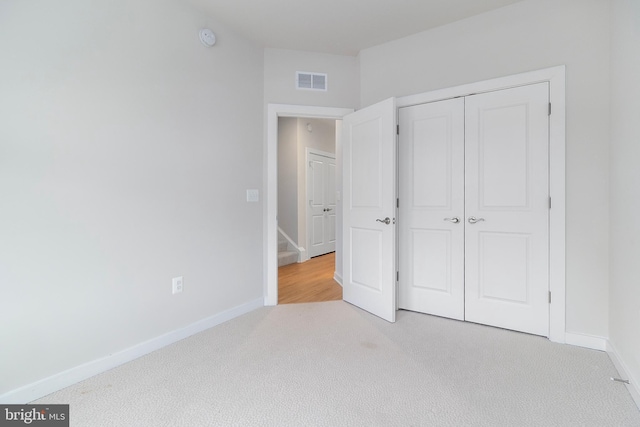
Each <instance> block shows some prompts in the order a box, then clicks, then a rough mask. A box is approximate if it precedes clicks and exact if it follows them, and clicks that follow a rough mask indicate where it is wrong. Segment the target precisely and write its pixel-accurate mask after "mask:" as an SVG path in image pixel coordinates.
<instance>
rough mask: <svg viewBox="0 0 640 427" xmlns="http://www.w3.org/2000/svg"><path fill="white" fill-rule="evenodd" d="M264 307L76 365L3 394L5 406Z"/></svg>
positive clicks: (236, 311) (249, 306) (254, 304)
mask: <svg viewBox="0 0 640 427" xmlns="http://www.w3.org/2000/svg"><path fill="white" fill-rule="evenodd" d="M263 306H264V300H263V299H262V298H259V299H256V300H253V301H249V302H248V303H246V304H242V305H239V306H237V307H234V308H231V309H229V310H226V311H223V312H222V313H219V314H216V315H214V316H211V317H208V318H206V319H202V320H200V321H198V322H195V323H192V324H190V325H188V326H186V327H184V328H182V329H178V330H176V331H172V332H169V333H166V334H164V335H160V336H159V337H156V338H153V339H150V340H149V341H145V342H142V343H140V344H137V345H135V346H133V347H130V348H127V349H125V350H122V351H119V352H117V353H114V354H110V355H108V356H105V357H102V358H100V359H97V360H94V361H91V362H88V363H85V364H82V365H79V366H76V367H74V368H71V369H68V370H66V371H63V372H60V373H57V374H55V375H52V376H50V377H48V378H44V379H42V380H39V381H36V382H34V383H31V384H28V385H26V386H23V387H20V388H18V389H15V390H11V391H9V392H7V393H5V394H2V395H0V402H2V403H3V404H24V403H28V402H32V401H34V400H36V399H39V398H41V397H44V396H46V395H48V394H51V393H53V392H55V391H58V390H61V389H63V388H65V387H68V386H70V385H73V384H75V383H78V382H80V381H83V380H86V379H87V378H90V377H92V376H94V375H98V374H100V373H102V372H105V371H108V370H109V369H113V368H115V367H117V366H120V365H123V364H125V363H127V362H130V361H132V360H135V359H137V358H139V357H142V356H144V355H145V354H149V353H151V352H153V351H156V350H159V349H161V348H163V347H166V346H168V345H170V344H173V343H175V342H177V341H180V340H182V339H184V338H187V337H189V336H191V335H195V334H197V333H198V332H202V331H204V330H206V329H209V328H212V327H214V326H217V325H219V324H221V323H224V322H226V321H229V320H231V319H233V318H236V317H238V316H241V315H243V314H246V313H249V312H250V311H253V310H255V309H257V308H260V307H263Z"/></svg>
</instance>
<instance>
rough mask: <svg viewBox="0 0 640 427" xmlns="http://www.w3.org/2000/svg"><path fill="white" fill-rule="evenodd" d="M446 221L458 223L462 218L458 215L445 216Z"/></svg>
mask: <svg viewBox="0 0 640 427" xmlns="http://www.w3.org/2000/svg"><path fill="white" fill-rule="evenodd" d="M444 220H445V221H451V222H452V223H454V224H457V223H459V222H460V218H458V217H457V216H454V217H453V218H445V219H444Z"/></svg>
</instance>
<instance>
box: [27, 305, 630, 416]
mask: <svg viewBox="0 0 640 427" xmlns="http://www.w3.org/2000/svg"><path fill="white" fill-rule="evenodd" d="M612 376H617V372H616V370H615V368H614V366H613V364H612V363H611V361H610V360H609V357H608V355H607V354H606V353H604V352H599V351H593V350H587V349H583V348H578V347H573V346H569V345H560V344H555V343H551V342H550V341H548V340H547V339H545V338H541V337H536V336H531V335H526V334H521V333H517V332H512V331H506V330H502V329H497V328H491V327H487V326H481V325H476V324H472V323H465V322H458V321H454V320H449V319H443V318H438V317H433V316H428V315H424V314H418V313H412V312H407V311H400V312H398V319H397V322H396V323H395V324H391V323H387V322H385V321H384V320H381V319H378V318H377V317H375V316H372V315H371V314H369V313H366V312H364V311H362V310H360V309H358V308H356V307H353V306H351V305H349V304H347V303H345V302H343V301H333V302H325V303H312V304H290V305H280V306H277V307H265V308H261V309H258V310H256V311H253V312H251V313H249V314H247V315H244V316H242V317H239V318H236V319H234V320H232V321H229V322H227V323H224V324H222V325H220V326H217V327H215V328H212V329H209V330H207V331H205V332H202V333H199V334H197V335H194V336H192V337H190V338H187V339H185V340H182V341H180V342H178V343H176V344H173V345H171V346H168V347H165V348H163V349H161V350H158V351H156V352H154V353H151V354H149V355H147V356H144V357H142V358H140V359H137V360H134V361H132V362H130V363H127V364H125V365H122V366H120V367H118V368H115V369H113V370H110V371H108V372H105V373H103V374H100V375H97V376H95V377H93V378H90V379H88V380H86V381H83V382H81V383H78V384H76V385H73V386H71V387H68V388H66V389H64V390H61V391H59V392H56V393H54V394H51V395H49V396H47V397H45V398H42V399H40V400H38V401H37V402H35V403H69V404H70V405H71V406H70V418H71V425H72V426H74V427H79V426H91V427H94V426H154V427H158V426H171V427H179V426H640V412H639V411H638V408H637V407H636V406H635V403H634V402H633V400H632V398H631V396H630V395H629V393H628V391H627V390H626V388H625V386H624V385H622V384H620V383H615V382H613V381H611V380H610V377H612Z"/></svg>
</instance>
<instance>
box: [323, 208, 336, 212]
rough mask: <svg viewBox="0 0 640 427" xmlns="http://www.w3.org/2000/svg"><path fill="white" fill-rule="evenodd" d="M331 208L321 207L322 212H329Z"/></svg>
mask: <svg viewBox="0 0 640 427" xmlns="http://www.w3.org/2000/svg"><path fill="white" fill-rule="evenodd" d="M332 210H333V209H331V208H326V209H322V211H323V212H331V211H332Z"/></svg>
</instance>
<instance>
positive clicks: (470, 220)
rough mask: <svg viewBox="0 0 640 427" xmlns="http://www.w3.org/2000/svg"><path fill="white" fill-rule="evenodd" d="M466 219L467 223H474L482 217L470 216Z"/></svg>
mask: <svg viewBox="0 0 640 427" xmlns="http://www.w3.org/2000/svg"><path fill="white" fill-rule="evenodd" d="M467 221H469V224H475V223H476V222H480V221H484V218H476V217H475V216H470V217H469V219H468V220H467Z"/></svg>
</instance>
